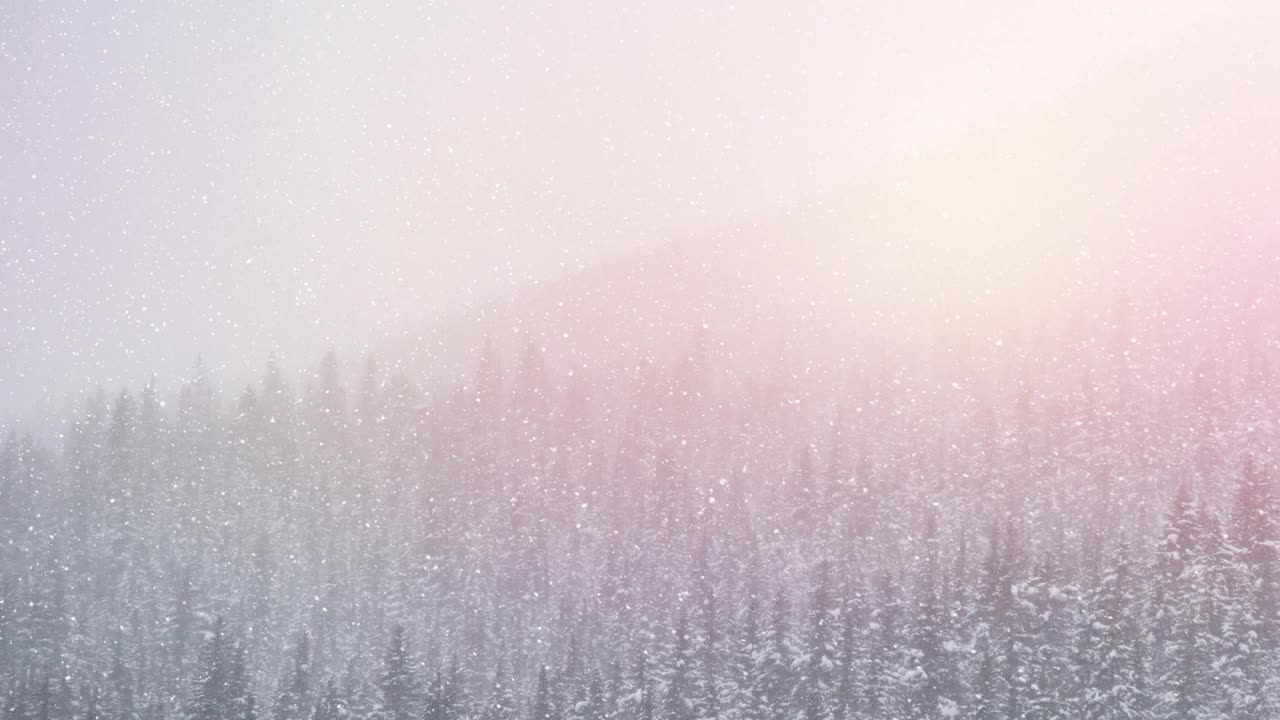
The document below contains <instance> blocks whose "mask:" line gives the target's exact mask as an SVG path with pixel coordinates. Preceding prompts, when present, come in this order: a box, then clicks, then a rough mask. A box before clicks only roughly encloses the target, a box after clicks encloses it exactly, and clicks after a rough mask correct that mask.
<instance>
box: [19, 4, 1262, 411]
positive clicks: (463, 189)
mask: <svg viewBox="0 0 1280 720" xmlns="http://www.w3.org/2000/svg"><path fill="white" fill-rule="evenodd" d="M374 5H375V4H373V3H369V4H364V3H341V4H338V3H323V2H279V1H276V2H252V3H248V2H246V3H205V2H141V1H134V0H123V1H122V2H113V3H108V2H89V3H74V4H73V3H37V2H26V1H22V0H19V1H18V2H6V3H3V4H2V5H0V425H3V424H4V423H5V422H7V421H8V420H9V419H12V418H21V419H24V420H25V419H28V418H30V417H31V416H32V414H33V413H34V412H35V411H36V409H37V408H41V407H43V408H45V409H46V410H47V411H51V412H54V413H61V412H62V411H63V409H64V408H65V405H66V403H67V402H70V401H71V400H72V399H78V398H80V397H82V396H83V394H84V393H85V392H87V391H88V390H89V389H91V388H92V387H94V386H96V385H99V384H101V385H103V386H105V387H106V388H108V390H109V391H110V392H114V391H115V390H116V389H118V387H119V386H121V385H124V384H128V385H130V386H132V387H135V388H136V387H137V386H138V385H140V384H141V383H142V382H143V381H144V380H145V379H146V378H147V377H148V376H149V375H150V374H151V373H153V372H154V373H157V374H158V375H159V376H160V378H161V379H162V382H166V383H169V384H173V383H176V381H177V379H178V378H180V377H183V376H185V374H186V372H187V369H188V368H189V367H190V366H191V363H192V360H193V359H194V357H195V356H196V355H197V354H198V353H202V354H203V355H204V357H205V358H206V360H207V362H208V364H210V365H211V366H213V367H214V368H216V369H226V370H227V371H229V372H232V373H244V372H248V371H250V370H252V371H253V372H256V371H257V370H258V368H260V367H261V365H262V364H263V363H264V361H265V358H266V357H267V354H268V353H269V352H271V351H273V350H274V351H277V352H279V353H280V354H281V356H282V357H283V358H284V360H285V361H286V363H289V364H291V365H293V366H295V367H298V366H303V365H308V364H310V363H312V362H313V360H314V358H315V357H318V356H319V354H320V353H322V352H323V351H324V350H325V349H327V348H329V347H334V348H336V349H338V350H339V351H340V352H343V353H345V354H346V355H347V356H348V357H350V356H353V355H358V354H359V353H360V352H362V350H363V349H364V348H367V347H373V346H377V345H378V344H379V343H380V342H382V340H383V339H384V338H385V337H387V336H388V335H394V334H397V333H403V332H406V331H418V330H422V329H423V328H429V327H431V326H432V325H433V324H434V323H437V322H440V321H445V320H448V319H449V318H451V317H455V316H456V315H457V314H458V313H459V312H460V310H461V309H463V308H467V307H471V306H474V305H476V304H477V303H482V302H485V301H486V300H489V299H492V298H500V297H508V296H512V295H514V294H516V293H519V292H520V291H521V290H522V288H525V287H527V286H528V285H530V284H531V283H535V282H549V281H553V280H554V279H555V278H556V277H558V276H560V275H562V274H564V273H566V272H570V271H572V270H574V269H576V268H580V267H585V266H589V265H591V264H592V263H595V262H599V261H600V260H602V259H604V258H616V257H625V256H626V255H627V253H629V252H632V251H634V250H636V249H639V248H643V247H646V246H648V245H651V244H654V243H659V242H662V241H663V240H664V239H665V238H666V237H668V234H669V233H671V232H682V233H684V232H695V233H696V231H697V230H698V229H699V228H705V227H712V226H716V225H720V224H723V223H732V222H735V221H738V220H740V219H742V218H746V217H755V216H762V215H763V216H768V215H771V214H773V213H777V212H780V211H782V210H784V209H786V208H788V207H790V206H792V205H794V204H796V203H800V202H805V201H807V200H810V199H812V198H814V197H843V194H845V193H850V192H856V188H859V187H860V185H859V183H873V184H874V183H883V182H897V181H898V180H899V179H900V178H896V177H895V169H896V168H908V169H909V168H915V169H916V170H918V169H919V167H920V162H921V161H920V160H919V159H918V158H917V156H918V155H919V154H920V153H921V152H926V151H927V149H929V148H937V147H947V143H948V142H950V139H951V138H954V137H957V136H967V135H966V134H968V133H971V132H973V131H974V129H975V128H978V129H979V130H981V129H982V128H988V131H989V132H997V133H998V132H1000V131H999V130H994V131H993V130H990V128H997V129H998V128H1000V127H1002V126H1001V123H1002V122H1004V121H1005V120H1006V119H1007V118H1010V117H1025V116H1028V115H1030V116H1033V117H1041V116H1043V114H1044V113H1050V114H1052V113H1053V112H1054V110H1053V108H1055V107H1058V105H1057V104H1058V103H1061V102H1062V101H1063V98H1072V97H1084V98H1086V99H1085V100H1083V101H1081V102H1079V103H1076V104H1074V105H1071V104H1068V105H1066V107H1068V108H1074V110H1073V111H1072V112H1074V113H1076V114H1075V115H1071V114H1068V115H1066V116H1063V117H1058V118H1057V119H1056V120H1052V122H1056V123H1059V124H1061V125H1063V126H1066V127H1068V128H1075V127H1077V126H1087V127H1093V126H1101V125H1107V124H1108V123H1109V118H1110V115H1109V113H1111V112H1112V111H1113V107H1112V103H1113V102H1114V101H1116V100H1117V98H1119V97H1124V96H1128V95H1129V92H1128V89H1129V88H1130V87H1132V90H1133V94H1134V95H1136V96H1139V97H1141V98H1143V99H1142V100H1141V102H1142V103H1143V104H1142V107H1140V108H1138V109H1137V110H1136V111H1135V110H1134V109H1133V108H1132V107H1130V108H1128V109H1127V110H1125V111H1124V112H1122V113H1120V115H1121V116H1122V117H1118V119H1117V122H1118V123H1121V125H1120V126H1118V127H1119V130H1116V127H1114V126H1113V127H1112V131H1111V132H1110V133H1108V134H1106V143H1104V144H1105V148H1104V149H1102V150H1099V151H1098V152H1099V153H1100V154H1099V155H1097V156H1093V157H1090V156H1088V155H1087V154H1086V155H1085V156H1083V157H1082V158H1081V159H1080V161H1079V162H1081V163H1089V162H1092V163H1093V164H1094V165H1093V167H1094V168H1097V167H1098V165H1099V163H1101V165H1102V166H1103V167H1102V170H1098V171H1097V172H1099V173H1101V176H1100V177H1103V178H1104V179H1109V180H1113V181H1115V183H1114V184H1116V185H1117V186H1124V187H1125V188H1126V189H1125V190H1123V192H1125V193H1129V192H1130V190H1132V188H1131V187H1130V185H1131V184H1132V183H1130V180H1134V181H1135V182H1139V181H1140V178H1138V175H1134V176H1133V178H1131V177H1130V176H1128V175H1125V176H1124V178H1122V179H1121V178H1120V176H1119V175H1118V174H1116V172H1113V171H1112V169H1111V168H1110V166H1108V165H1107V162H1108V161H1107V160H1106V159H1105V158H1106V157H1115V156H1116V155H1117V153H1118V154H1120V155H1124V153H1125V152H1127V151H1124V150H1117V148H1122V147H1129V145H1130V141H1129V140H1124V138H1128V137H1130V136H1132V138H1133V139H1132V145H1133V146H1136V147H1139V148H1142V149H1141V151H1140V154H1142V155H1143V156H1144V158H1145V160H1144V162H1146V163H1148V165H1145V166H1144V167H1145V168H1147V170H1149V171H1152V172H1154V169H1155V168H1159V167H1161V163H1164V162H1166V161H1167V158H1163V159H1159V161H1158V162H1157V161H1156V160H1153V158H1155V157H1156V156H1157V155H1159V152H1157V150H1158V148H1157V150H1153V149H1152V147H1150V143H1151V142H1153V141H1152V140H1151V138H1152V137H1156V138H1161V140H1158V141H1157V142H1164V141H1165V140H1166V139H1168V138H1182V139H1183V140H1186V143H1184V144H1183V145H1180V146H1179V147H1180V148H1182V149H1187V148H1190V150H1189V151H1188V152H1189V153H1190V154H1188V155H1186V156H1185V157H1184V161H1185V162H1189V163H1192V164H1193V165H1195V166H1196V167H1205V163H1206V162H1207V161H1206V158H1212V157H1222V156H1223V155H1222V153H1220V152H1219V151H1220V150H1222V148H1210V149H1207V150H1206V149H1205V148H1203V147H1199V146H1198V144H1197V143H1198V141H1194V142H1193V141H1191V140H1187V138H1198V137H1200V135H1201V134H1202V133H1203V132H1204V131H1205V130H1206V129H1209V130H1213V131H1214V132H1217V131H1222V132H1226V133H1234V132H1237V131H1239V130H1240V129H1241V128H1242V127H1243V128H1245V129H1247V130H1249V131H1251V132H1254V133H1255V135H1254V137H1260V135H1257V133H1266V132H1268V131H1267V130H1266V128H1274V122H1273V121H1274V120H1275V119H1276V118H1277V115H1278V114H1280V113H1278V112H1277V110H1280V102H1278V101H1276V100H1274V99H1273V98H1274V97H1276V96H1275V95H1274V94H1273V93H1271V92H1270V91H1271V90H1272V88H1271V87H1270V85H1267V84H1263V85H1259V84H1258V82H1256V81H1259V80H1261V81H1268V80H1269V79H1273V78H1275V77H1277V73H1276V72H1275V68H1276V59H1277V57H1280V54H1277V52H1276V48H1275V47H1274V45H1273V41H1272V40H1270V38H1269V37H1268V36H1267V35H1266V33H1265V31H1264V30H1263V28H1266V27H1268V25H1267V23H1265V22H1262V20H1266V19H1274V18H1271V17H1269V16H1270V15H1272V14H1273V13H1272V12H1271V11H1270V10H1267V9H1265V7H1264V4H1263V3H1234V4H1233V3H1202V2H1185V1H1183V2H1159V3H1157V2H1141V3H1113V2H1097V1H1089V2H1073V3H1028V2H1022V1H1013V0H997V1H995V2H980V3H971V2H887V1H883V0H881V1H877V2H855V3H837V2H821V1H818V0H797V1H795V2H776V3H765V2H722V1H718V0H715V1H711V2H698V3H687V2H655V3H643V4H642V3H613V2H609V3H593V2H577V1H574V2H568V1H566V2H555V3H550V2H510V3H502V2H488V1H483V0H466V1H459V2H420V1H418V0H414V1H412V2H386V3H377V4H376V7H375V6H374ZM1117 83H1119V85H1117ZM1126 83H1128V85H1126ZM1117 87H1119V88H1120V89H1117ZM1098 88H1102V89H1101V90H1099V89H1098ZM1153 88H1154V89H1153ZM1120 104H1121V105H1123V103H1120ZM1082 108H1083V109H1082ZM1036 113H1040V114H1041V115H1036ZM1236 120H1239V122H1236ZM1077 121H1079V122H1077ZM1047 122H1048V121H1047ZM1125 123H1127V124H1125ZM1215 123H1216V124H1217V125H1215ZM1030 137H1033V138H1034V137H1037V135H1035V133H1034V132H1033V133H1031V135H1030ZM1048 137H1056V136H1054V135H1050V136H1048ZM1077 139H1078V137H1077ZM1144 143H1145V145H1144ZM1226 150H1229V151H1230V153H1228V154H1227V156H1229V157H1231V158H1232V159H1233V160H1239V159H1242V158H1247V157H1257V155H1256V153H1254V152H1253V149H1247V148H1245V146H1244V145H1242V144H1239V143H1234V144H1232V143H1231V142H1229V143H1228V146H1227V148H1226ZM1104 152H1105V153H1109V155H1108V156H1104V155H1102V154H1101V153H1104ZM1215 153H1217V154H1215ZM1266 153H1268V154H1264V155H1263V157H1274V155H1275V145H1274V142H1272V143H1270V145H1269V146H1268V148H1267V150H1266ZM957 157H960V158H961V159H960V160H954V159H952V160H949V161H948V162H968V160H967V159H966V158H972V157H976V156H973V155H972V154H966V153H963V152H962V153H959V154H958V156H957ZM1037 157H1038V156H1037ZM1024 159H1025V158H1024ZM1059 161H1060V162H1061V163H1062V164H1063V166H1064V167H1065V166H1066V165H1069V164H1071V163H1075V162H1076V158H1074V157H1071V158H1066V159H1063V158H1059ZM926 162H932V161H926ZM978 162H981V161H980V160H979V161H978ZM1036 162H1037V163H1038V162H1039V160H1038V159H1036ZM965 167H967V166H965ZM996 167H997V168H998V167H999V165H998V164H997V165H996ZM1117 167H1119V166H1118V165H1117ZM916 170H904V172H906V173H907V174H908V175H912V173H915V172H916ZM993 172H994V173H995V175H992V173H993ZM999 172H1000V171H999V170H998V169H997V170H995V171H992V170H990V168H988V169H987V175H986V178H987V180H986V181H987V182H988V183H989V184H988V186H987V187H986V194H985V195H983V194H979V195H978V196H964V195H956V196H954V197H960V198H964V197H968V199H967V200H964V199H962V200H957V201H956V202H962V203H967V205H966V206H969V207H972V206H973V205H974V203H977V204H979V205H980V204H982V203H989V204H991V207H990V209H991V211H992V212H997V213H998V212H999V209H998V206H999V205H1000V203H999V202H994V203H993V198H996V199H997V200H998V199H999V198H1000V197H1003V196H1002V195H1001V193H1004V192H1005V191H1006V190H1007V191H1008V192H1015V191H1016V190H1017V185H1016V183H1014V182H1013V181H1011V180H1010V178H1009V177H1004V178H1001V177H997V176H998V175H999ZM1091 172H1092V171H1091ZM1144 172H1145V171H1144ZM926 174H927V175H931V174H932V171H930V172H928V173H926ZM1209 175H1210V176H1213V175H1214V173H1212V172H1211V173H1209ZM1228 175H1230V173H1228ZM940 177H944V178H949V177H952V176H951V175H949V174H948V173H947V172H942V173H941V175H940ZM1011 177H1012V176H1011ZM1085 177H1089V178H1093V177H1097V176H1095V175H1086V176H1085ZM1219 177H1221V176H1219ZM1244 177H1246V178H1248V179H1249V181H1250V182H1251V183H1253V186H1251V187H1255V189H1256V190H1257V193H1256V196H1257V197H1265V196H1266V193H1265V188H1266V187H1270V186H1269V182H1270V177H1271V175H1270V174H1264V175H1261V176H1256V175H1251V174H1249V172H1246V173H1245V175H1244ZM908 179H909V178H908ZM952 179H954V178H952ZM947 182H949V181H947ZM1203 182H1205V183H1213V182H1215V181H1214V180H1213V179H1212V177H1210V178H1209V179H1204V180H1203ZM961 184H963V181H961ZM1140 184H1141V183H1140ZM1151 186H1152V187H1162V185H1161V183H1160V182H1159V181H1156V180H1152V183H1151ZM952 187H953V186H952V185H948V184H944V185H943V186H941V189H940V188H939V187H933V188H932V189H930V190H929V192H932V193H935V194H937V195H938V196H939V197H945V196H947V195H948V194H950V193H949V191H950V189H952ZM964 189H967V190H972V188H964ZM1077 190H1078V189H1064V194H1069V193H1071V192H1076V191H1077ZM1179 197H1181V195H1180V196H1179ZM1077 199H1079V198H1077ZM1130 200H1132V197H1130ZM1080 202H1087V203H1088V204H1089V207H1090V208H1092V209H1093V210H1094V211H1098V212H1101V210H1100V208H1104V207H1106V206H1107V199H1106V198H1095V197H1092V196H1090V197H1089V199H1088V200H1087V201H1085V200H1080ZM1147 202H1148V204H1147V205H1146V206H1145V207H1146V208H1147V212H1148V214H1149V215H1151V216H1152V217H1155V218H1159V217H1160V216H1161V215H1162V213H1161V212H1160V202H1161V196H1160V195H1159V193H1155V194H1154V196H1153V197H1151V198H1147ZM1152 203H1154V205H1153V204H1152ZM942 204H944V205H945V204H946V203H942ZM1245 204H1246V205H1248V204H1249V203H1247V202H1246V203H1245ZM911 207H915V206H914V205H913V206H911ZM1072 207H1076V206H1074V205H1073V206H1072ZM1152 208H1155V209H1152ZM939 213H940V214H941V215H942V216H943V217H949V216H950V214H949V213H950V210H948V209H947V208H945V207H941V208H939ZM961 215H963V208H961ZM1031 220H1032V221H1033V222H1031V225H1033V226H1034V225H1036V223H1037V222H1038V221H1039V218H1031ZM1267 222H1270V219H1268V220H1267ZM942 242H943V244H944V245H945V244H946V243H947V242H948V241H945V240H944V241H942ZM964 242H967V241H964V240H957V241H955V242H954V243H952V244H951V245H950V246H949V247H950V250H949V251H948V252H953V251H954V254H955V256H957V257H958V256H960V255H964V256H968V257H973V256H974V252H971V251H973V250H975V249H976V250H980V251H981V252H985V253H987V255H986V256H983V257H986V258H987V260H991V259H993V258H994V257H995V254H997V253H1002V252H1005V250H1004V249H1002V248H1003V247H1004V246H1003V245H1001V244H1000V243H998V242H997V243H995V244H991V243H990V242H988V241H983V242H988V245H986V246H981V247H979V246H976V245H975V246H972V247H971V246H967V245H964V244H963V243H964ZM992 248H997V249H995V250H993V249H992ZM904 257H911V256H910V255H908V256H904ZM942 257H949V256H948V255H947V254H946V253H944V254H943V255H942ZM1011 266H1016V263H1011Z"/></svg>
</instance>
